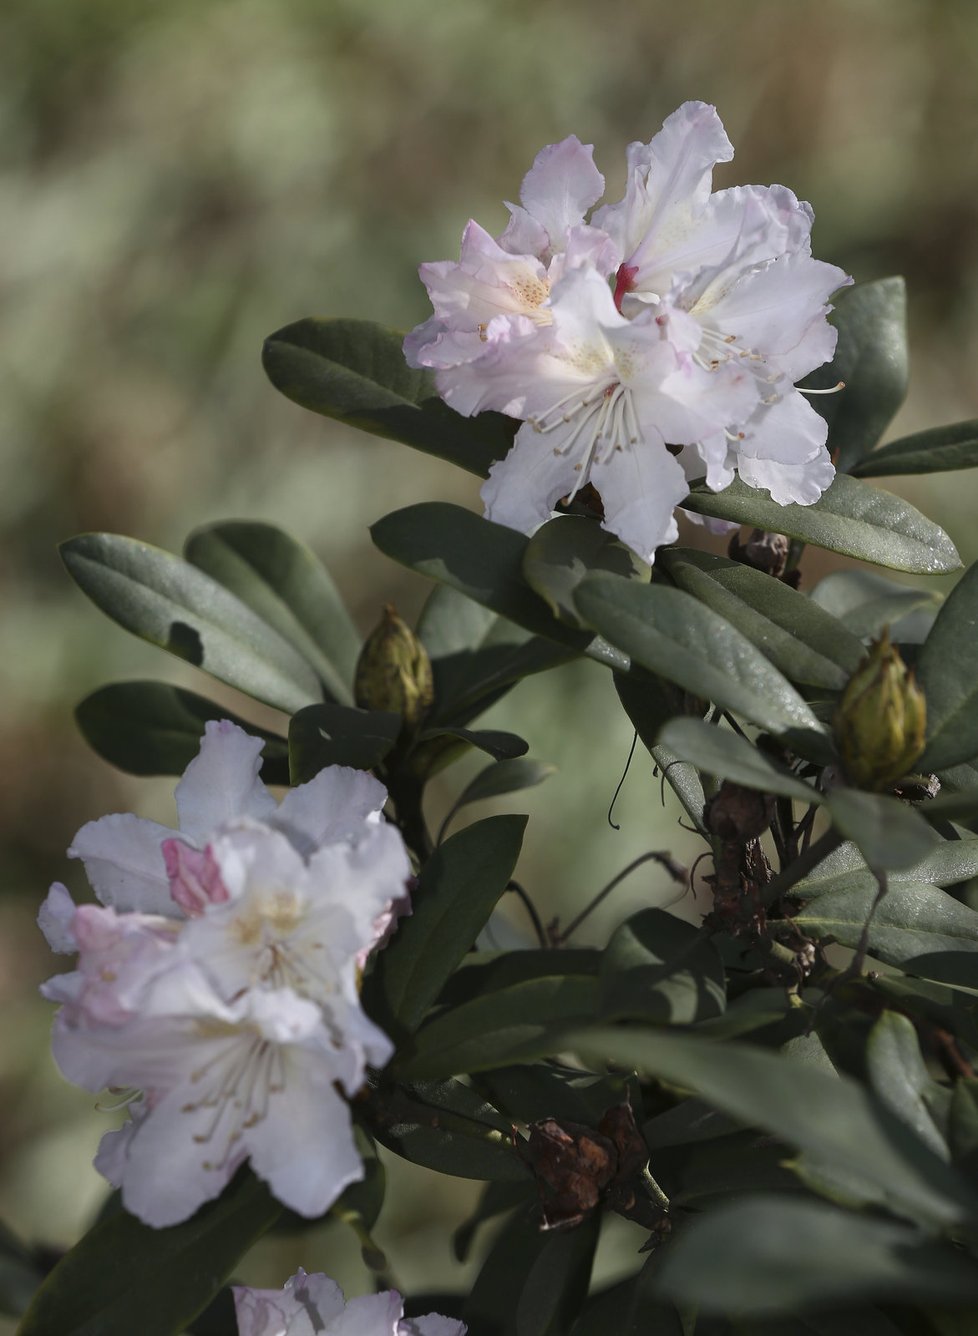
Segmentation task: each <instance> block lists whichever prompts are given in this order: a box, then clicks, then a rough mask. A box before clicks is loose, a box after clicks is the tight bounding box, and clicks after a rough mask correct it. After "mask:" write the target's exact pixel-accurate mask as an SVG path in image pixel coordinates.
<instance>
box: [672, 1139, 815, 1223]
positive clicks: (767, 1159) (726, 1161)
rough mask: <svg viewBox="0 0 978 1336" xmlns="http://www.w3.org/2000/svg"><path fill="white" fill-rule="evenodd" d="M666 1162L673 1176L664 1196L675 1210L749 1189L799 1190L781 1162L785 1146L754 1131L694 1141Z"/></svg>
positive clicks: (708, 1203) (714, 1203)
mask: <svg viewBox="0 0 978 1336" xmlns="http://www.w3.org/2000/svg"><path fill="white" fill-rule="evenodd" d="M669 1167H670V1173H671V1174H674V1175H675V1179H674V1186H673V1190H672V1191H671V1192H670V1194H669V1201H670V1202H671V1204H672V1206H673V1208H674V1209H676V1210H678V1209H680V1208H682V1209H683V1210H694V1211H703V1210H706V1209H707V1208H708V1207H710V1206H717V1205H719V1204H720V1203H721V1202H722V1201H725V1200H727V1201H728V1200H729V1199H730V1197H732V1196H743V1195H744V1194H745V1193H748V1192H751V1193H753V1192H767V1191H770V1192H781V1193H786V1194H787V1193H790V1194H792V1195H794V1194H795V1193H797V1192H800V1191H802V1190H803V1189H802V1187H801V1185H800V1184H799V1182H798V1179H797V1178H796V1177H795V1175H794V1174H793V1173H792V1171H791V1169H790V1168H789V1167H788V1166H787V1165H786V1164H785V1150H784V1146H783V1145H781V1144H780V1143H779V1142H778V1141H776V1140H775V1139H774V1138H773V1137H769V1138H762V1137H759V1136H758V1135H757V1133H756V1132H744V1131H738V1132H736V1133H735V1134H734V1135H733V1136H727V1137H715V1138H711V1139H710V1140H704V1141H701V1142H694V1143H692V1144H690V1145H689V1146H688V1147H687V1148H686V1150H685V1151H684V1152H682V1153H681V1154H678V1155H675V1156H670V1166H669Z"/></svg>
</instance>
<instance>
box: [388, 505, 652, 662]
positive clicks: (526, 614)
mask: <svg viewBox="0 0 978 1336" xmlns="http://www.w3.org/2000/svg"><path fill="white" fill-rule="evenodd" d="M370 534H371V537H372V538H373V540H374V543H375V544H376V545H377V547H379V548H380V550H381V552H383V553H385V555H386V556H388V557H392V558H393V559H394V560H395V561H399V562H400V563H401V564H402V565H404V566H407V567H408V568H409V569H410V570H413V571H417V572H418V573H419V575H425V576H427V577H428V579H429V580H438V581H439V582H440V583H442V584H447V585H450V586H451V587H452V588H453V589H457V590H459V591H460V592H461V593H463V594H466V595H467V596H468V597H469V598H473V599H475V601H476V602H477V603H482V604H484V605H485V606H486V607H487V608H491V609H492V610H493V612H497V613H499V615H500V616H502V617H506V618H508V619H509V620H510V621H512V622H516V623H517V625H519V626H523V627H525V628H526V629H527V630H528V631H532V632H533V633H534V635H541V636H547V637H548V638H549V639H550V640H556V641H557V642H558V643H559V644H561V645H564V646H566V647H568V648H569V649H572V650H574V651H576V653H578V654H585V653H586V654H590V655H591V657H592V658H597V659H599V660H600V661H601V662H603V663H607V664H608V665H609V666H610V667H612V668H627V666H628V663H627V660H626V659H625V657H624V655H622V654H620V653H616V652H615V651H614V650H613V649H612V648H611V647H610V646H607V645H603V644H602V643H601V642H600V641H598V642H595V640H594V639H593V638H592V637H591V636H590V635H589V634H588V633H587V632H586V631H578V630H575V629H574V628H572V627H569V626H565V625H564V623H563V622H559V621H558V620H557V618H556V617H554V616H553V614H552V613H551V611H550V609H549V608H548V607H547V605H546V603H544V601H543V599H542V598H540V596H539V595H538V594H535V593H534V592H533V590H532V589H531V588H530V586H529V585H528V584H526V582H525V581H524V579H523V574H522V566H523V555H524V553H525V551H526V547H527V543H528V541H529V540H528V539H527V538H525V537H524V536H523V534H520V533H517V532H516V530H515V529H507V528H506V527H505V526H504V525H502V524H493V523H492V522H491V521H489V520H486V519H482V518H481V516H479V515H473V514H472V512H471V511H469V510H463V509H462V507H461V506H452V505H449V504H448V503H447V502H443V501H423V502H421V503H420V504H419V505H416V506H406V507H405V508H404V510H395V511H394V513H393V514H392V515H386V516H385V517H384V518H383V519H381V520H378V521H377V523H376V524H374V525H372V526H371V529H370Z"/></svg>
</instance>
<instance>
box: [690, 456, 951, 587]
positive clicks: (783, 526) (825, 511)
mask: <svg viewBox="0 0 978 1336" xmlns="http://www.w3.org/2000/svg"><path fill="white" fill-rule="evenodd" d="M683 505H684V506H685V507H686V509H687V510H695V511H696V512H697V513H698V514H700V515H712V516H714V517H715V518H716V519H720V520H732V521H734V522H735V523H737V524H753V525H755V526H756V527H757V528H758V529H769V530H771V532H773V533H786V534H788V536H789V537H790V538H800V539H801V540H802V542H804V543H813V544H814V545H815V546H816V547H824V548H828V550H829V551H830V552H841V553H843V555H844V556H847V557H859V558H860V560H862V561H871V562H874V563H875V565H877V566H890V567H892V568H893V570H897V571H914V572H916V573H917V574H920V575H938V574H940V573H941V572H942V571H954V570H957V568H958V567H959V566H960V565H961V558H960V557H959V556H958V553H957V549H956V548H955V546H954V544H953V543H952V542H951V540H950V538H948V536H947V534H946V533H945V532H944V530H943V529H941V528H939V527H938V526H937V525H936V524H934V523H932V522H931V521H930V520H928V519H925V517H924V516H923V515H921V513H920V511H919V510H915V509H914V508H913V506H911V505H910V504H909V502H907V501H903V500H902V499H901V498H900V497H897V496H893V495H891V494H890V493H889V492H882V491H880V490H879V489H878V488H876V487H871V486H870V485H869V484H868V483H864V482H860V481H859V480H858V479H856V478H850V477H848V476H847V475H846V474H844V473H838V474H836V476H835V480H834V481H833V483H832V485H831V487H829V488H828V490H827V491H825V492H823V493H822V496H821V498H820V499H819V500H818V501H817V502H816V503H815V505H813V506H799V505H795V504H792V505H788V506H779V505H778V504H777V502H775V501H772V500H771V498H770V497H769V496H768V494H767V493H766V492H763V491H758V490H757V489H756V488H754V487H748V486H747V484H746V483H743V482H741V481H740V479H739V478H735V479H734V480H733V482H732V483H731V484H730V486H729V487H726V488H724V490H723V491H722V492H717V493H713V492H708V491H707V490H706V489H705V488H704V487H703V486H702V484H701V485H699V486H694V487H693V489H692V491H691V492H690V494H689V496H688V497H687V498H686V500H685V501H684V502H683Z"/></svg>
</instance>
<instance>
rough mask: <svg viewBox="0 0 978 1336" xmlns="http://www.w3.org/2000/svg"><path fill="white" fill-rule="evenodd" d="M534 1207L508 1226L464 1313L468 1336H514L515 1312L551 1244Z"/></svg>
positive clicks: (473, 1289)
mask: <svg viewBox="0 0 978 1336" xmlns="http://www.w3.org/2000/svg"><path fill="white" fill-rule="evenodd" d="M548 1241H549V1239H548V1235H547V1234H545V1233H544V1232H543V1231H542V1230H541V1229H540V1221H539V1207H538V1206H536V1205H534V1206H532V1207H530V1208H529V1209H528V1210H526V1211H525V1212H522V1213H520V1214H519V1215H517V1216H516V1217H515V1218H514V1219H512V1220H510V1221H508V1222H507V1225H506V1228H505V1229H504V1230H502V1231H501V1232H500V1233H499V1234H498V1235H497V1236H496V1239H495V1241H494V1243H493V1245H492V1247H491V1248H490V1250H489V1252H488V1254H487V1255H486V1259H485V1261H484V1262H483V1264H482V1269H481V1271H480V1272H479V1274H478V1276H477V1277H476V1280H475V1284H474V1285H473V1287H472V1291H471V1293H470V1294H469V1297H468V1298H467V1299H466V1301H465V1305H464V1307H463V1309H462V1316H463V1318H464V1320H465V1324H466V1331H467V1333H468V1336H513V1333H514V1331H515V1315H516V1309H517V1307H518V1305H519V1302H520V1295H521V1294H522V1292H523V1287H524V1285H525V1284H526V1279H527V1276H528V1275H529V1274H530V1272H531V1271H532V1269H533V1264H534V1262H535V1261H536V1260H537V1258H538V1257H539V1256H540V1255H541V1253H542V1252H543V1250H544V1249H545V1248H546V1246H547V1243H548Z"/></svg>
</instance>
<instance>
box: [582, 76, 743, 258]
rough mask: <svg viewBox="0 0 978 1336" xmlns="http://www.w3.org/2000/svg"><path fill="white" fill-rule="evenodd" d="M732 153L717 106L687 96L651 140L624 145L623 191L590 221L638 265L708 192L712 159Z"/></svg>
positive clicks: (683, 224) (682, 226) (682, 225)
mask: <svg viewBox="0 0 978 1336" xmlns="http://www.w3.org/2000/svg"><path fill="white" fill-rule="evenodd" d="M732 157H733V147H732V146H731V143H730V140H729V139H728V138H727V135H726V132H725V131H724V128H723V125H722V123H721V121H720V118H719V116H718V115H717V113H716V109H715V108H714V107H710V106H707V105H706V104H705V103H703V102H686V103H684V104H683V105H682V106H681V107H680V108H679V109H678V110H677V111H674V112H673V114H672V115H671V116H670V117H669V118H668V119H667V120H666V121H665V123H664V124H663V126H662V129H661V130H660V131H659V133H658V134H657V135H655V137H654V138H653V139H652V141H651V142H650V143H648V144H638V143H635V144H630V145H629V146H628V150H627V162H628V182H627V185H626V190H625V196H624V198H623V199H622V200H621V201H620V202H619V203H618V204H612V205H607V206H606V207H605V208H603V209H599V210H598V211H597V212H596V213H595V214H594V216H593V217H592V219H591V222H592V224H593V226H595V227H600V228H603V229H604V230H605V231H606V232H608V233H609V234H610V235H611V236H612V237H614V239H615V240H616V242H617V243H618V245H619V247H620V249H621V253H622V255H623V256H624V257H625V260H626V263H628V264H638V265H643V264H645V263H646V259H647V257H651V256H652V254H653V252H654V251H655V250H657V249H668V247H669V246H670V245H671V244H672V239H673V238H674V237H675V236H677V235H679V234H682V233H683V232H684V231H686V230H687V229H688V227H689V225H690V222H691V220H692V219H693V218H694V217H695V216H696V214H697V213H698V212H699V210H700V209H702V207H703V206H704V205H705V203H706V201H707V199H708V198H709V194H710V185H711V182H712V178H713V167H714V165H715V164H716V163H718V162H729V161H730V159H731V158H732Z"/></svg>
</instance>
